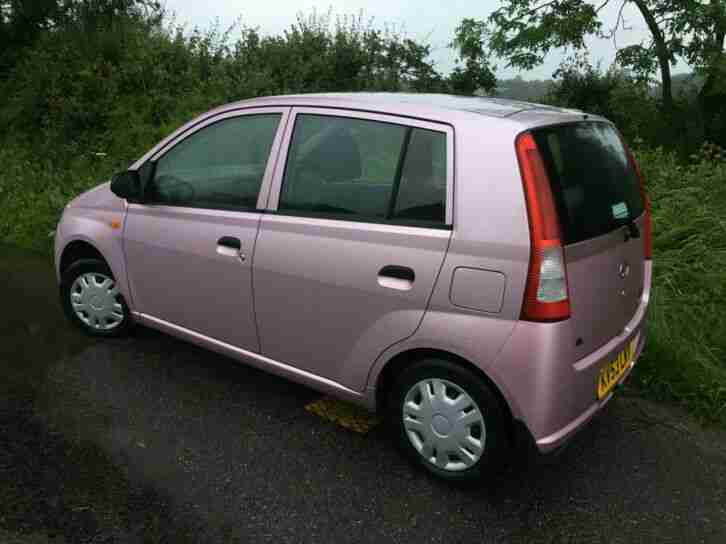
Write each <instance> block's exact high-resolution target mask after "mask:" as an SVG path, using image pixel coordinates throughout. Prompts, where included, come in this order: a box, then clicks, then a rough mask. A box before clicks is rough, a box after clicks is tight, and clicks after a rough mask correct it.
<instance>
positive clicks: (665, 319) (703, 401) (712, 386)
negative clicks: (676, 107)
mask: <svg viewBox="0 0 726 544" xmlns="http://www.w3.org/2000/svg"><path fill="white" fill-rule="evenodd" d="M638 160H639V163H640V166H641V169H642V171H643V175H644V176H645V178H646V184H647V187H648V193H649V196H650V199H651V202H652V207H653V233H654V235H653V258H654V261H653V262H654V273H653V290H652V299H651V306H650V319H649V329H648V330H649V342H648V345H647V348H646V351H645V354H644V356H643V358H642V360H641V363H640V364H639V367H638V371H637V372H636V374H635V376H636V377H637V380H638V382H639V384H640V386H641V388H642V390H643V391H644V392H645V393H646V394H647V395H649V396H651V397H654V398H656V399H670V400H675V401H677V402H679V403H681V404H683V405H685V406H686V407H688V408H689V409H690V411H691V412H693V413H694V414H696V415H697V416H699V417H700V418H701V419H703V420H706V421H713V422H720V423H722V424H726V313H725V312H724V310H726V153H724V152H722V151H719V150H716V149H713V148H708V147H705V148H704V149H703V150H702V152H701V153H700V154H699V155H697V156H693V157H691V162H690V163H689V164H688V165H683V164H680V163H679V162H678V160H677V159H676V157H675V156H674V155H673V154H668V153H665V152H663V151H661V150H655V151H641V152H640V153H638Z"/></svg>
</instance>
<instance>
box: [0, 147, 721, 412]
mask: <svg viewBox="0 0 726 544" xmlns="http://www.w3.org/2000/svg"><path fill="white" fill-rule="evenodd" d="M139 145H141V143H139ZM140 152H141V150H139V154H140ZM42 156H43V155H42V154H39V153H38V152H31V151H30V150H27V149H23V148H22V147H18V146H16V147H14V148H13V147H9V148H8V147H5V148H2V149H0V164H2V165H3V168H2V173H1V174H0V240H3V241H6V242H10V243H13V244H16V245H18V246H21V247H26V248H32V249H36V250H41V251H45V252H50V251H51V248H52V240H51V239H50V238H49V237H48V233H49V232H50V231H51V230H53V229H54V228H55V224H56V222H57V220H58V217H59V215H60V213H61V211H62V209H63V206H64V205H65V203H66V202H67V201H68V200H70V199H71V198H72V197H73V196H75V195H76V194H78V193H80V192H82V191H83V190H85V189H87V188H90V187H92V186H94V185H96V184H97V183H99V181H102V180H104V179H108V177H109V176H110V175H111V174H112V173H113V171H114V170H116V169H118V168H120V167H121V165H122V162H120V161H119V160H118V159H114V158H112V157H109V158H98V157H96V156H95V155H93V154H92V153H90V152H86V153H84V152H82V151H79V150H77V149H70V150H67V152H66V157H75V158H64V159H63V160H59V161H51V160H49V159H43V158H40V159H39V158H38V157H42ZM56 156H57V154H56ZM637 156H638V160H639V162H640V165H641V169H642V170H643V174H644V176H645V178H646V184H647V187H648V192H649V195H650V199H651V202H652V207H653V231H654V241H653V242H654V243H653V245H654V277H653V290H652V299H651V306H650V320H649V339H648V344H647V348H646V350H645V353H644V355H643V358H642V359H641V362H640V364H639V365H638V370H637V372H636V373H635V377H636V380H637V382H638V384H639V386H640V388H641V390H642V391H643V393H644V394H645V395H646V396H648V397H651V398H655V399H659V400H669V401H675V402H677V403H680V404H682V405H684V406H686V407H687V408H688V409H689V410H690V411H691V412H692V413H693V414H695V415H696V416H698V417H699V418H701V419H702V420H704V421H709V422H718V423H721V424H723V425H726V312H725V311H724V310H726V154H723V153H722V152H719V151H717V150H713V149H710V148H705V149H704V150H703V151H702V152H701V153H700V154H699V155H697V156H694V157H692V158H691V161H690V162H689V163H688V164H685V165H684V164H683V163H682V162H679V161H678V159H677V158H676V156H675V155H674V154H672V153H666V152H664V151H662V150H640V151H639V152H638V153H637Z"/></svg>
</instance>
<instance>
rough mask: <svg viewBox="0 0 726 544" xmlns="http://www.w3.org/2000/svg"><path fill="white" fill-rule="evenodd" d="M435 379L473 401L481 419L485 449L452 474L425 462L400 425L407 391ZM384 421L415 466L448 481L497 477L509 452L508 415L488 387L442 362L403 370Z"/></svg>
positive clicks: (461, 369)
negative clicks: (469, 463) (468, 465)
mask: <svg viewBox="0 0 726 544" xmlns="http://www.w3.org/2000/svg"><path fill="white" fill-rule="evenodd" d="M431 378H438V379H444V380H447V381H449V382H451V383H453V384H455V385H456V386H458V387H460V388H461V389H462V390H464V392H466V394H468V395H469V397H471V399H473V400H474V401H475V402H476V404H477V406H478V408H479V410H480V412H481V414H482V416H483V419H484V428H485V429H484V430H485V437H484V441H483V442H484V449H483V453H482V454H481V457H480V458H479V459H478V461H476V462H475V463H474V464H473V465H472V466H471V467H469V468H466V469H464V470H458V471H451V470H444V469H441V468H439V467H437V466H436V465H435V464H433V463H431V462H429V461H428V460H426V459H425V458H424V457H423V456H422V455H421V454H420V453H419V452H418V450H417V449H416V448H415V447H414V446H413V444H412V443H411V440H409V437H408V434H407V431H406V429H405V427H404V423H403V417H402V416H403V403H404V399H405V397H406V394H407V393H408V391H409V390H410V389H411V388H412V387H413V386H414V385H415V384H416V383H418V382H420V381H422V380H426V379H431ZM386 408H387V412H388V413H387V414H386V416H387V417H386V420H387V423H388V425H389V429H390V430H391V433H392V435H393V438H394V440H395V441H396V444H397V446H398V447H399V449H401V451H402V452H403V453H404V455H405V456H406V457H408V458H409V459H410V460H411V461H412V462H413V463H414V464H415V465H417V466H418V467H421V468H423V469H425V470H426V471H428V472H429V473H431V474H433V475H435V476H437V477H439V478H441V479H444V480H447V481H449V482H460V483H470V482H478V481H481V480H482V479H484V478H487V479H489V478H495V477H497V476H499V475H500V474H501V472H502V470H503V469H504V468H505V466H506V462H505V460H506V459H507V457H508V455H509V452H510V451H511V440H510V436H509V434H510V433H509V416H508V414H507V412H506V410H505V409H504V408H503V407H502V405H501V401H500V399H499V398H498V396H497V395H496V394H495V393H494V392H493V391H492V390H491V387H490V386H489V385H488V384H487V383H486V382H485V381H484V380H482V379H481V378H480V377H479V376H477V375H476V374H475V373H474V372H472V371H470V370H468V369H467V368H465V367H463V366H461V365H458V364H455V363H452V362H450V361H446V360H441V359H425V360H421V361H418V362H416V363H414V364H412V365H411V366H409V367H407V368H406V369H404V371H403V372H402V373H401V374H400V375H399V376H398V377H397V379H396V381H395V383H394V385H393V387H392V388H391V390H390V394H389V397H388V401H387V404H386Z"/></svg>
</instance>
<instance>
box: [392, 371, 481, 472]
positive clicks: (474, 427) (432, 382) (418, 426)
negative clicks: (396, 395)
mask: <svg viewBox="0 0 726 544" xmlns="http://www.w3.org/2000/svg"><path fill="white" fill-rule="evenodd" d="M403 426H404V428H405V429H406V434H407V435H408V439H409V440H410V441H411V444H412V445H413V447H414V448H416V451H418V452H419V454H421V456H422V457H423V458H424V459H426V460H427V461H428V462H429V463H431V464H433V465H435V466H437V467H438V468H440V469H443V470H450V471H458V470H465V469H467V468H469V467H471V466H472V465H474V463H476V462H477V461H478V460H479V459H480V458H481V455H482V453H483V452H484V441H485V439H486V429H485V426H484V417H483V416H482V414H481V411H480V410H479V407H478V406H477V404H476V402H474V399H472V398H471V397H470V396H469V395H468V394H467V393H466V391H464V390H463V389H462V388H461V387H459V386H458V385H456V384H455V383H452V382H450V381H447V380H439V379H428V380H421V381H420V382H418V383H417V384H416V385H414V386H413V387H412V388H411V389H409V391H408V393H407V394H406V398H405V399H404V401H403Z"/></svg>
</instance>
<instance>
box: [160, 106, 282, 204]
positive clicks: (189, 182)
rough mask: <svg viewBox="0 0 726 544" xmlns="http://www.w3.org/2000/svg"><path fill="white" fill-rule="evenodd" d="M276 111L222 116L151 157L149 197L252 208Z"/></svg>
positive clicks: (277, 116) (166, 201)
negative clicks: (221, 118)
mask: <svg viewBox="0 0 726 544" xmlns="http://www.w3.org/2000/svg"><path fill="white" fill-rule="evenodd" d="M279 121H280V114H279V113H274V114H260V115H245V116H241V117H234V118H231V119H224V120H222V121H219V122H217V123H214V124H212V125H209V126H207V127H205V128H203V129H201V130H199V131H198V132H195V133H194V134H192V135H191V136H189V137H188V138H186V139H184V140H182V141H181V142H180V143H178V144H177V145H175V146H174V147H173V148H172V149H171V150H169V151H168V152H167V153H165V154H164V155H163V156H162V157H161V158H160V159H159V160H158V161H157V163H156V169H155V172H154V178H153V181H152V183H151V184H150V187H149V188H148V193H149V194H148V195H147V196H148V200H149V201H150V202H153V203H156V204H166V205H170V206H193V207H203V208H223V209H254V208H256V205H257V195H258V193H259V190H260V185H261V183H262V178H263V176H264V173H265V167H266V166H267V159H268V157H269V155H270V148H271V147H272V142H273V140H274V138H275V133H276V131H277V126H278V124H279Z"/></svg>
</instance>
